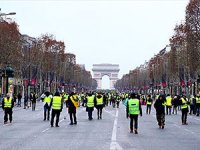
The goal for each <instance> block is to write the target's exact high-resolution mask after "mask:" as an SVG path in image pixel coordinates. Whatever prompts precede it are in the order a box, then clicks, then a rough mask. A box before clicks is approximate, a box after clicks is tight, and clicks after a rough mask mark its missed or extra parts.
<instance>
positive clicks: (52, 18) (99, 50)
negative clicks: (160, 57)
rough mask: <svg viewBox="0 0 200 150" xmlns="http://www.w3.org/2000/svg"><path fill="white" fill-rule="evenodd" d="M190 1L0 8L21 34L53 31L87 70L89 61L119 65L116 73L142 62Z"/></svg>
mask: <svg viewBox="0 0 200 150" xmlns="http://www.w3.org/2000/svg"><path fill="white" fill-rule="evenodd" d="M188 2H189V0H132V1H131V0H121V1H120V0H116V1H115V0H106V1H105V0H103V1H101V0H90V1H87V0H74V1H72V0H71V1H70V0H69V1H67V0H65V1H64V0H63V1H61V0H58V1H53V0H50V1H48V0H41V1H39V0H36V1H34V0H27V1H25V0H22V1H20V0H14V1H11V0H7V1H6V0H1V1H0V8H1V9H2V12H4V13H8V12H13V11H14V12H16V13H17V14H16V15H15V16H12V18H14V19H15V21H16V22H17V23H18V24H19V28H20V31H21V33H22V34H28V35H29V36H33V37H38V36H40V35H41V34H44V33H52V34H54V35H55V37H56V39H57V40H62V41H64V42H65V44H66V51H67V52H70V53H74V54H75V55H76V58H77V63H79V64H85V65H86V69H87V70H91V69H92V65H93V64H98V63H112V64H119V65H120V73H119V77H120V78H121V77H122V75H123V74H126V73H128V72H129V70H132V69H134V68H136V67H137V66H139V65H140V64H143V63H144V62H145V60H147V61H148V60H149V59H150V58H151V57H153V56H154V54H156V53H158V52H159V51H160V50H161V49H163V48H164V47H165V46H166V45H167V44H169V38H170V37H171V36H172V35H173V29H174V27H175V25H176V24H179V23H181V21H183V20H184V17H185V8H186V5H187V4H188Z"/></svg>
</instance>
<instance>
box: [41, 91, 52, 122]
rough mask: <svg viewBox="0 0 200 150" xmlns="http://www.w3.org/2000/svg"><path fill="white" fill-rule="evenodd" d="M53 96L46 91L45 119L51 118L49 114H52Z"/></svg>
mask: <svg viewBox="0 0 200 150" xmlns="http://www.w3.org/2000/svg"><path fill="white" fill-rule="evenodd" d="M51 99H52V98H51V96H50V92H45V97H44V101H43V103H44V121H45V120H46V119H47V120H49V116H50V109H51V107H50V103H51Z"/></svg>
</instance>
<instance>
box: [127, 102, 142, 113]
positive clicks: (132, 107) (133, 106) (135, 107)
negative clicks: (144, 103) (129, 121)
mask: <svg viewBox="0 0 200 150" xmlns="http://www.w3.org/2000/svg"><path fill="white" fill-rule="evenodd" d="M128 107H129V112H128V113H129V114H132V115H138V114H139V113H140V110H139V100H138V99H130V100H129V101H128Z"/></svg>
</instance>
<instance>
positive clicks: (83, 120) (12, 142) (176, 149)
mask: <svg viewBox="0 0 200 150" xmlns="http://www.w3.org/2000/svg"><path fill="white" fill-rule="evenodd" d="M145 109H146V107H145V106H143V116H142V117H139V134H138V135H135V134H133V133H129V119H127V118H126V117H125V116H126V115H125V106H123V105H122V104H121V105H120V108H112V107H111V106H108V107H106V108H105V109H104V110H103V119H102V120H97V115H96V110H95V111H94V112H93V118H94V119H93V120H92V121H89V120H88V117H87V113H86V111H85V107H80V108H79V109H78V112H77V121H78V124H77V125H72V126H71V125H69V123H70V122H69V116H68V114H67V109H64V110H63V111H62V113H61V116H60V123H59V126H60V127H58V128H56V127H53V128H52V127H50V122H49V121H43V107H42V102H38V103H37V107H36V111H32V110H31V109H30V108H29V109H23V107H15V108H14V110H13V122H12V124H6V125H4V124H3V111H2V110H0V150H64V149H65V150H199V149H200V117H196V116H189V117H188V123H189V125H187V126H186V125H181V115H180V112H179V113H178V115H170V116H166V127H165V129H164V130H162V129H159V128H158V125H157V122H156V118H155V110H154V109H153V110H152V113H151V115H146V114H145ZM65 116H66V119H64V117H65Z"/></svg>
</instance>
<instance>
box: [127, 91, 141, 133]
mask: <svg viewBox="0 0 200 150" xmlns="http://www.w3.org/2000/svg"><path fill="white" fill-rule="evenodd" d="M126 111H127V118H128V117H129V118H130V133H133V120H134V132H135V134H138V115H139V114H140V116H142V108H141V105H140V101H139V99H138V98H137V96H136V94H135V93H132V94H131V97H130V100H129V101H128V104H127V107H126Z"/></svg>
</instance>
